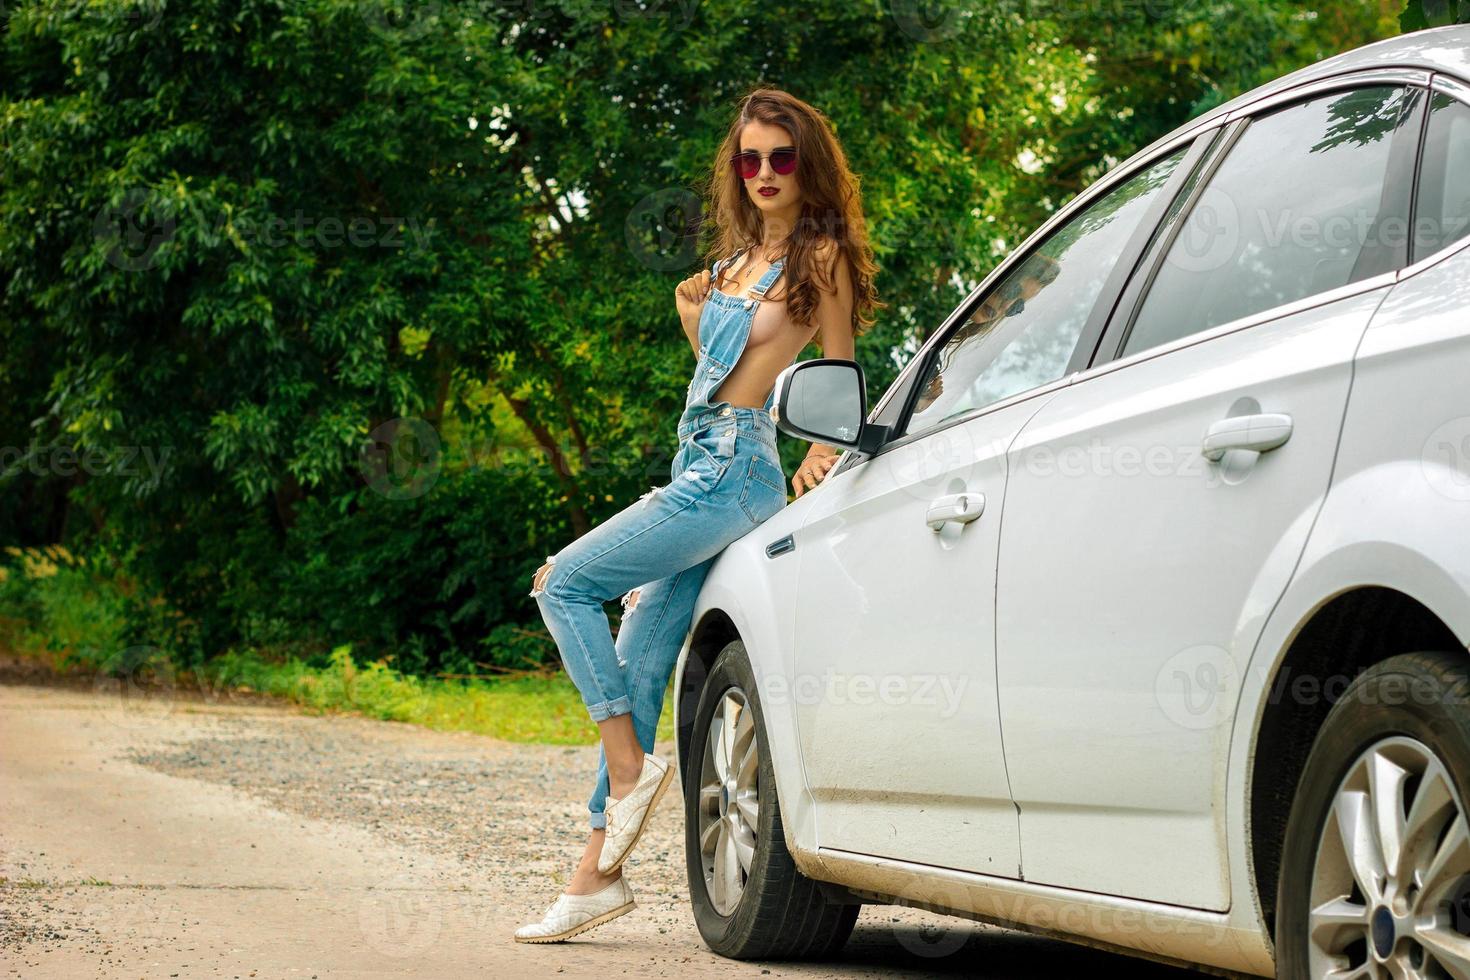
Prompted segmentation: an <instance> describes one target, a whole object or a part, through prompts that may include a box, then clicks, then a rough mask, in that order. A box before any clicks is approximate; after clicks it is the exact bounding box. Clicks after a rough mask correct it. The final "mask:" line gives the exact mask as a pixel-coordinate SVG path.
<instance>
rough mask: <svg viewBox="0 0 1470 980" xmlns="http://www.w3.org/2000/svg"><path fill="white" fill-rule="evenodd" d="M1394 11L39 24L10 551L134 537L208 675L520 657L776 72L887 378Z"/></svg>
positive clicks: (621, 442)
mask: <svg viewBox="0 0 1470 980" xmlns="http://www.w3.org/2000/svg"><path fill="white" fill-rule="evenodd" d="M1426 2H1427V0H1426ZM1461 5H1462V6H1463V3H1462V4H1461ZM1400 6H1401V5H1400V3H1399V2H1397V0H1392V2H1369V0H1362V2H1350V3H1345V4H1334V5H1325V4H1324V5H1321V6H1320V7H1318V8H1307V7H1305V6H1303V5H1301V4H1298V3H1292V2H1268V0H1235V2H1231V3H1219V2H1204V0H1178V2H1162V0H1147V2H1145V0H1093V2H1089V3H1082V4H1077V3H1070V2H1068V3H1064V2H1062V0H1001V2H997V3H988V4H985V5H969V4H957V3H937V4H935V3H919V2H917V0H885V2H882V3H858V4H853V3H845V2H833V0H808V2H804V3H801V4H794V3H781V2H777V3H766V4H760V5H757V4H754V3H749V2H745V0H707V2H705V3H700V4H697V5H696V4H690V3H680V4H663V3H658V2H651V0H609V2H607V3H589V2H576V0H543V2H540V3H536V4H532V5H526V4H519V3H511V2H503V3H501V2H488V0H475V2H461V0H442V2H434V3H418V2H407V3H406V2H402V0H362V2H349V0H230V2H228V3H226V2H222V0H177V2H175V0H169V2H164V0H90V2H82V0H34V2H21V3H18V4H7V5H6V6H5V8H4V14H3V16H4V17H5V20H4V26H3V33H0V127H3V130H0V133H3V136H0V285H3V292H0V331H3V337H4V347H3V350H0V381H3V382H4V384H5V385H6V388H7V391H8V392H9V394H10V397H9V398H8V399H7V400H6V401H5V403H4V404H3V407H0V426H3V430H0V443H3V446H4V451H5V453H6V456H5V459H4V460H0V463H3V468H4V470H5V474H4V475H3V476H0V534H3V535H4V536H5V537H7V538H10V539H13V540H16V541H19V542H23V543H31V542H41V541H52V540H64V541H66V542H68V543H70V544H72V545H74V546H75V547H78V548H82V549H89V550H94V551H97V552H98V553H105V554H108V555H111V556H112V557H113V560H114V561H115V563H116V564H117V566H118V567H119V568H120V569H122V570H124V571H125V573H126V574H127V575H128V576H129V577H130V578H132V579H134V580H136V581H137V582H138V583H140V589H141V592H140V594H142V595H149V596H154V595H156V596H158V597H160V598H161V600H162V602H163V604H164V606H165V607H166V608H167V609H168V610H170V611H171V616H170V617H168V618H160V616H161V614H159V613H158V612H157V610H156V608H154V604H151V603H142V602H140V604H139V608H138V610H137V616H138V624H139V625H138V626H137V629H138V630H139V631H142V632H145V633H148V634H149V635H150V636H151V637H152V639H153V641H154V642H160V641H161V639H162V638H161V637H159V636H157V635H155V634H158V633H160V632H164V631H166V632H167V633H168V641H169V642H171V643H174V644H177V645H180V646H183V647H185V648H187V649H189V650H192V651H193V655H194V656H196V657H198V656H204V655H207V654H209V653H213V652H215V651H217V650H219V649H222V648H223V647H225V646H228V645H230V644H233V643H242V642H244V643H292V644H298V645H301V646H303V647H305V648H308V649H320V650H326V649H329V648H330V647H331V646H335V645H336V644H337V643H340V642H344V641H354V642H357V643H359V644H363V645H365V646H366V647H367V648H369V649H374V650H378V651H393V652H395V653H396V654H397V655H398V656H399V657H400V662H401V663H405V664H408V665H410V666H414V667H417V668H420V669H426V670H427V669H435V668H448V669H456V670H463V669H473V668H472V667H471V665H472V664H473V663H475V662H486V661H491V662H501V663H506V662H511V661H518V660H520V659H524V658H525V657H532V658H534V657H536V656H538V655H541V656H544V655H546V654H547V653H549V652H550V651H551V650H553V649H554V648H552V647H551V645H550V643H549V641H544V642H542V643H541V644H540V645H539V646H538V645H536V644H534V643H533V644H530V645H525V644H520V645H518V644H517V643H516V642H511V641H512V640H513V639H514V638H517V637H524V636H525V635H526V634H525V633H524V631H521V629H520V627H521V626H525V627H527V628H529V629H531V630H532V631H534V630H535V629H536V628H538V627H539V626H540V623H539V618H538V617H536V615H535V609H534V606H533V605H532V604H530V603H529V602H528V601H526V600H525V598H524V597H525V593H526V592H527V590H528V583H529V580H530V577H531V574H532V572H533V571H534V569H535V568H536V567H538V565H539V564H540V563H541V561H542V556H543V555H544V554H546V553H549V552H551V551H554V550H556V549H558V548H560V547H561V546H562V545H563V544H564V543H565V542H566V541H567V540H568V539H570V538H571V537H572V536H574V535H577V534H580V533H583V532H585V531H586V530H587V529H588V528H590V527H592V526H593V525H595V524H596V523H597V521H599V520H600V519H601V518H602V517H604V516H606V515H607V514H609V513H612V512H614V511H616V510H617V509H620V508H621V507H622V506H625V505H626V503H627V502H628V501H630V500H632V499H633V498H634V497H635V496H636V495H637V494H638V493H640V492H642V491H643V490H645V489H646V488H647V486H648V485H649V484H652V483H661V482H664V480H666V479H667V470H668V464H669V460H670V459H671V457H672V453H673V451H674V449H675V448H676V436H675V432H674V425H675V421H676V419H677V417H678V414H679V411H680V409H681V408H682V404H683V395H684V386H685V382H686V381H687V378H688V372H689V370H690V368H691V363H690V360H689V348H688V345H687V343H686V341H685V339H684V336H683V334H682V331H681V330H680V329H679V323H678V318H677V316H676V314H675V310H674V304H673V297H672V292H673V288H674V285H675V284H676V283H677V282H678V281H679V280H680V279H682V278H684V277H686V276H688V275H690V274H692V273H693V272H694V271H696V270H697V269H698V268H699V267H700V265H699V263H700V262H701V261H703V262H704V264H705V265H706V266H707V265H708V257H707V256H703V255H701V253H700V248H701V245H702V243H703V242H706V241H707V240H708V237H707V231H708V229H707V228H706V227H705V226H704V224H703V222H704V220H705V219H704V206H703V205H704V202H702V201H701V199H700V193H699V192H700V188H701V186H702V184H701V182H702V181H703V180H704V179H705V178H706V177H707V175H708V168H709V158H710V155H711V154H712V153H713V151H714V149H715V147H716V146H717V145H718V142H719V140H720V138H721V136H722V134H723V130H724V127H725V126H727V125H728V124H729V121H730V117H731V114H732V112H733V110H734V107H735V106H736V105H737V104H738V100H739V98H740V97H741V95H742V94H743V93H744V92H745V91H746V90H747V89H749V88H750V87H753V86H755V85H757V84H771V85H778V86H780V87H783V88H786V89H788V90H790V91H793V92H795V93H796V94H798V95H800V96H801V97H802V98H805V99H807V100H808V101H810V102H812V103H814V104H816V105H819V106H821V107H822V109H823V111H824V112H826V113H827V114H828V116H829V117H830V118H831V119H832V120H833V121H834V125H835V126H836V127H837V129H838V135H839V136H840V138H841V139H842V140H843V141H844V144H845V146H846V148H847V151H848V155H849V158H850V160H851V162H852V164H853V166H854V168H855V169H856V170H857V171H858V173H859V174H860V175H861V177H862V179H863V191H864V198H865V203H866V208H867V214H868V219H869V225H870V228H871V230H872V234H873V238H874V243H875V248H876V250H877V253H878V255H877V257H878V261H879V264H880V266H881V270H882V271H881V273H880V275H879V279H878V285H879V288H880V291H881V295H882V296H883V297H884V298H885V300H887V301H888V302H889V303H890V304H891V305H890V307H889V310H888V315H887V316H886V318H885V319H883V320H882V321H880V323H879V324H878V325H877V326H875V328H874V329H873V330H872V331H871V332H870V333H869V334H867V335H865V336H864V338H863V339H862V342H861V343H860V345H859V349H858V357H859V359H860V360H861V362H862V363H863V365H864V368H865V370H866V373H867V376H868V378H869V379H870V383H871V385H872V390H871V391H870V392H869V396H870V398H876V397H877V396H878V395H880V394H881V392H882V391H883V390H884V388H885V387H886V386H887V384H888V382H889V381H890V380H891V379H892V377H893V375H894V374H895V372H896V370H897V369H898V367H899V366H901V364H902V363H903V362H904V361H905V360H906V359H907V357H908V356H909V354H910V353H911V352H912V351H914V350H916V349H917V346H918V344H919V343H920V342H922V340H923V338H924V337H925V336H927V334H928V332H929V331H930V330H932V329H933V327H934V326H935V325H936V324H938V323H939V322H940V321H941V320H942V319H943V318H944V316H945V315H946V314H947V313H948V312H949V310H950V309H952V308H953V306H954V305H955V303H956V302H957V301H958V300H959V299H960V298H961V297H962V296H963V295H964V293H965V292H966V291H967V290H968V289H969V288H970V287H972V286H973V284H974V283H975V282H977V281H978V280H979V279H980V278H981V277H982V276H983V275H984V274H985V273H986V272H987V271H988V270H989V269H990V268H991V267H992V266H993V265H994V264H995V262H997V261H998V260H999V259H1000V258H1001V257H1003V256H1004V255H1005V254H1006V252H1007V251H1008V250H1009V249H1010V248H1011V247H1013V246H1014V245H1015V244H1016V243H1017V242H1019V241H1020V240H1021V239H1022V238H1023V237H1024V236H1025V235H1026V234H1027V233H1028V232H1029V231H1030V230H1031V229H1032V228H1033V227H1035V225H1036V224H1037V223H1038V222H1040V221H1041V220H1043V219H1044V218H1045V217H1046V215H1047V214H1049V213H1050V212H1051V211H1053V210H1054V209H1056V208H1057V207H1060V206H1061V205H1062V204H1064V203H1065V202H1066V201H1067V200H1069V199H1070V198H1071V197H1072V196H1073V195H1075V194H1076V193H1077V192H1078V191H1080V190H1081V189H1083V188H1084V187H1085V186H1087V184H1088V183H1090V182H1091V181H1092V180H1094V179H1096V178H1097V177H1098V176H1100V175H1101V174H1102V173H1103V172H1105V171H1106V170H1107V169H1108V168H1109V167H1111V166H1112V165H1114V164H1116V163H1117V162H1119V161H1120V160H1122V159H1123V158H1125V157H1126V156H1128V155H1129V154H1131V153H1132V152H1133V151H1134V150H1136V149H1138V148H1139V147H1141V146H1143V145H1145V144H1146V143H1148V142H1150V141H1151V140H1152V139H1154V138H1156V137H1157V136H1159V135H1161V134H1162V133H1164V132H1166V131H1168V130H1169V129H1171V128H1173V127H1174V126H1176V125H1177V124H1179V123H1180V122H1182V121H1184V120H1186V119H1188V118H1189V117H1191V116H1192V115H1194V114H1197V113H1198V112H1200V111H1202V110H1203V109H1206V108H1208V107H1210V106H1212V105H1215V104H1218V103H1219V102H1221V101H1223V100H1225V99H1227V98H1229V97H1231V96H1233V95H1235V94H1237V93H1239V92H1241V91H1244V90H1245V89H1248V88H1250V87H1251V86H1253V85H1255V84H1258V83H1260V82H1262V81H1265V80H1267V79H1269V78H1271V77H1274V76H1275V75H1278V74H1281V73H1283V72H1285V71H1288V70H1290V69H1293V68H1296V67H1299V66H1300V65H1303V64H1307V63H1309V62H1311V61H1314V60H1317V59H1319V58H1321V57H1324V56H1326V55H1329V54H1332V53H1335V52H1337V51H1340V50H1345V49H1347V48H1350V47H1354V46H1356V45H1358V44H1362V43H1365V42H1367V41H1371V40H1374V39H1377V38H1379V37H1384V36H1387V35H1389V34H1392V33H1395V32H1396V31H1397V30H1398V29H1399V23H1398V17H1399V14H1400V12H1401V11H1400ZM1405 16H1406V17H1407V14H1406V15H1405ZM1406 23H1407V21H1406ZM809 353H811V351H809ZM790 442H791V441H790V440H783V443H790ZM784 448H785V449H786V450H787V451H788V452H790V453H792V456H791V460H792V461H793V462H794V459H795V457H796V456H797V455H799V454H800V452H801V451H802V449H803V447H800V446H797V445H795V444H789V445H786V446H785V447H784ZM787 468H788V471H789V470H790V469H791V466H789V465H788V467H787ZM538 650H539V651H540V653H539V654H538V652H537V651H538Z"/></svg>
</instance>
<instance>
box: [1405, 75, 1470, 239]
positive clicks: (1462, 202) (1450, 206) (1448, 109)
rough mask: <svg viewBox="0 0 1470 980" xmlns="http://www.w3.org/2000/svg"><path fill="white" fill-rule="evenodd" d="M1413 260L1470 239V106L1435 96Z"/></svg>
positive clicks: (1421, 173)
mask: <svg viewBox="0 0 1470 980" xmlns="http://www.w3.org/2000/svg"><path fill="white" fill-rule="evenodd" d="M1414 215H1415V217H1414V259H1415V260H1416V261H1417V260H1418V259H1422V258H1424V257H1425V256H1426V255H1429V254H1431V253H1433V252H1437V251H1439V250H1440V249H1442V248H1444V247H1445V246H1446V245H1453V244H1454V243H1455V242H1458V241H1459V240H1460V239H1462V238H1464V237H1465V236H1466V235H1470V106H1467V105H1465V103H1463V102H1457V101H1455V100H1454V99H1452V98H1450V97H1449V96H1448V95H1445V94H1444V93H1443V92H1436V93H1435V94H1434V98H1433V100H1432V101H1431V102H1430V103H1429V132H1428V133H1427V134H1425V137H1424V162H1423V163H1422V164H1420V169H1419V200H1418V203H1417V204H1416V206H1415V210H1414Z"/></svg>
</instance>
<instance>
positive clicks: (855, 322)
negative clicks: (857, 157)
mask: <svg viewBox="0 0 1470 980" xmlns="http://www.w3.org/2000/svg"><path fill="white" fill-rule="evenodd" d="M754 120H759V121H761V122H763V123H768V124H770V125H774V126H781V127H784V128H785V129H786V131H787V132H789V133H790V134H791V141H792V145H794V146H795V147H796V179H797V185H798V187H799V188H800V190H801V197H802V203H801V214H800V215H799V216H798V218H797V221H796V226H795V227H794V228H793V229H792V230H791V235H790V238H788V239H787V242H786V245H787V247H786V265H785V269H784V275H783V276H782V277H781V279H780V280H779V281H778V282H777V285H776V287H775V288H774V289H773V290H772V293H773V295H772V298H773V299H777V300H780V299H783V298H784V299H785V300H786V311H787V313H788V314H789V315H790V316H791V319H792V320H794V321H795V322H796V323H798V324H801V325H802V326H808V327H809V326H811V323H812V317H813V316H814V315H815V314H816V311H817V301H818V299H819V297H818V294H817V289H818V283H816V282H813V280H812V275H811V274H812V271H813V270H814V269H818V267H819V266H820V263H819V262H817V261H816V255H815V249H816V248H817V246H818V244H819V243H820V241H821V239H822V238H823V237H827V238H831V239H832V240H833V241H835V242H836V244H837V247H838V248H839V249H841V250H842V252H843V253H844V254H845V255H846V256H847V261H848V268H849V270H850V274H851V278H852V299H853V308H852V333H853V336H854V337H859V336H862V334H863V333H864V332H866V330H867V328H868V327H870V326H872V324H873V323H874V319H873V315H872V314H873V312H874V311H875V310H877V309H880V308H882V307H885V306H887V305H888V304H887V303H883V302H880V301H879V300H878V292H877V289H876V288H875V287H874V285H873V276H874V273H876V272H877V265H876V264H875V263H874V262H873V248H872V246H871V245H870V244H869V243H868V227H867V222H866V221H865V220H864V218H863V203H862V194H861V192H860V190H859V184H860V180H859V178H858V176H857V175H856V174H854V173H853V172H852V170H851V169H849V168H848V165H847V155H846V154H845V153H843V151H842V144H840V143H839V142H838V141H837V136H836V134H835V133H834V132H833V131H832V124H831V123H830V122H828V120H827V117H826V116H824V115H823V114H822V112H821V111H820V110H818V109H817V108H816V107H814V106H812V105H809V104H807V103H806V102H803V101H802V100H801V99H798V98H797V97H796V96H794V95H791V94H790V93H788V92H783V91H782V90H781V89H776V88H756V89H754V90H752V91H751V92H749V93H748V94H747V95H746V96H745V97H744V99H743V100H742V101H741V104H740V112H739V114H738V115H737V116H736V118H735V121H734V122H732V123H731V124H730V130H729V132H727V133H726V134H725V139H724V142H722V143H721V144H720V148H719V150H718V151H717V152H716V153H715V160H714V167H713V171H712V173H711V175H710V178H709V197H710V202H711V206H710V211H711V213H712V214H713V217H714V224H715V240H714V243H713V245H712V246H711V248H710V251H709V253H708V254H709V255H716V256H720V257H729V256H732V255H734V254H735V253H736V252H737V251H738V250H740V249H742V248H748V247H751V246H756V245H759V244H760V243H761V241H762V228H761V226H762V222H763V219H762V217H761V212H760V209H759V208H757V207H756V206H755V204H753V203H752V202H751V200H750V198H749V197H748V196H747V194H746V192H745V181H743V180H742V179H741V178H740V174H739V173H738V172H736V170H735V167H734V164H733V163H732V162H731V157H732V156H734V154H736V153H738V152H739V150H740V133H741V132H742V131H743V130H744V129H745V126H746V124H747V123H749V122H752V121H754ZM708 264H709V263H708V262H706V265H708ZM723 272H724V270H723V269H721V273H723ZM819 272H820V277H821V282H820V286H821V288H822V290H823V291H826V292H830V291H831V290H833V289H835V288H836V283H834V282H832V281H830V280H831V277H830V276H829V275H828V274H827V270H826V269H819ZM815 340H816V343H817V345H818V346H819V347H820V346H821V338H820V337H817V338H815Z"/></svg>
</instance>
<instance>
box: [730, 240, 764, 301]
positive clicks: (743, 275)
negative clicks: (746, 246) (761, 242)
mask: <svg viewBox="0 0 1470 980" xmlns="http://www.w3.org/2000/svg"><path fill="white" fill-rule="evenodd" d="M761 258H765V255H764V250H762V255H761ZM755 261H756V260H755V255H754V254H753V253H747V254H746V257H745V261H744V262H742V263H741V264H740V273H739V275H737V276H736V277H735V289H734V294H735V295H736V296H743V295H744V294H745V287H746V284H747V283H749V282H750V278H751V277H750V270H751V267H752V266H754V265H755Z"/></svg>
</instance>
